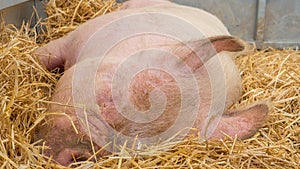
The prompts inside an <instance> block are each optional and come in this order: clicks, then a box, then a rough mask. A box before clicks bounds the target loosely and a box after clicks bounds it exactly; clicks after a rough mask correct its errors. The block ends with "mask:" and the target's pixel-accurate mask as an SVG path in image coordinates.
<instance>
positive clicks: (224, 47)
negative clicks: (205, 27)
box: [183, 35, 250, 70]
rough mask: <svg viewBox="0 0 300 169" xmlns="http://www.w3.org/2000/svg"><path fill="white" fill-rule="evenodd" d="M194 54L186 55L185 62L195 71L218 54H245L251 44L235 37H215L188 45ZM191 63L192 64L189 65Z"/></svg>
mask: <svg viewBox="0 0 300 169" xmlns="http://www.w3.org/2000/svg"><path fill="white" fill-rule="evenodd" d="M186 46H187V47H189V48H190V49H191V50H192V51H193V52H190V53H187V54H185V56H183V60H184V61H185V62H186V63H187V64H188V65H189V66H190V67H191V68H192V69H193V70H196V69H198V68H199V67H201V66H202V65H203V64H204V63H205V62H206V61H208V60H209V59H211V58H212V57H214V56H215V55H216V54H217V53H219V52H222V51H226V52H232V53H244V52H245V51H247V50H249V49H250V47H249V44H247V43H246V42H244V41H243V40H241V39H239V38H236V37H233V36H226V35H224V36H215V37H209V38H206V39H201V40H196V41H192V42H188V43H186ZM189 63H191V64H189Z"/></svg>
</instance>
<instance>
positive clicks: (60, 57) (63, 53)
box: [35, 36, 72, 70]
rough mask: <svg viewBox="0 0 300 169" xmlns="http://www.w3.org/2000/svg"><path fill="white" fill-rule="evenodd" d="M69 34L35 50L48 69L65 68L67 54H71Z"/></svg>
mask: <svg viewBox="0 0 300 169" xmlns="http://www.w3.org/2000/svg"><path fill="white" fill-rule="evenodd" d="M68 38H69V36H65V37H62V38H59V39H56V40H54V41H51V42H49V43H48V44H47V45H44V46H42V47H39V48H38V49H37V50H36V51H35V55H36V56H37V58H38V60H39V61H40V63H41V64H42V65H44V66H45V67H46V69H48V70H53V69H55V68H62V69H63V68H64V65H65V62H66V60H67V56H68V55H70V54H71V52H70V51H72V49H71V48H70V45H69V44H68V43H69V41H68Z"/></svg>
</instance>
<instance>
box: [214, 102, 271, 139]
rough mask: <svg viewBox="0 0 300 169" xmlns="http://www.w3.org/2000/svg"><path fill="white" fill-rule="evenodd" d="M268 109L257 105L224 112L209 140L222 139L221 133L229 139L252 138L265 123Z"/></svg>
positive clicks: (262, 105)
mask: <svg viewBox="0 0 300 169" xmlns="http://www.w3.org/2000/svg"><path fill="white" fill-rule="evenodd" d="M268 109H269V108H268V106H267V105H266V104H257V105H255V106H253V107H250V108H248V109H244V110H233V111H229V112H224V114H223V116H222V118H221V120H220V122H219V124H218V127H217V129H216V130H215V132H214V133H213V134H212V136H211V137H210V139H215V138H223V137H224V134H223V133H225V134H227V135H228V136H231V137H235V135H236V136H237V137H238V138H239V139H246V138H249V137H251V136H253V135H254V134H255V133H256V132H257V130H258V129H259V128H260V127H261V126H262V125H263V123H264V122H265V120H266V117H267V115H268ZM222 132H223V133H222Z"/></svg>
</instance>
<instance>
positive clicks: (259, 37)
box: [255, 0, 267, 47]
mask: <svg viewBox="0 0 300 169" xmlns="http://www.w3.org/2000/svg"><path fill="white" fill-rule="evenodd" d="M266 6H267V0H258V3H257V18H256V31H255V33H256V34H255V41H256V43H257V45H258V47H259V46H260V45H261V44H262V43H263V42H264V30H265V15H266Z"/></svg>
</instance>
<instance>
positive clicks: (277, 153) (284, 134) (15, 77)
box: [0, 0, 300, 168]
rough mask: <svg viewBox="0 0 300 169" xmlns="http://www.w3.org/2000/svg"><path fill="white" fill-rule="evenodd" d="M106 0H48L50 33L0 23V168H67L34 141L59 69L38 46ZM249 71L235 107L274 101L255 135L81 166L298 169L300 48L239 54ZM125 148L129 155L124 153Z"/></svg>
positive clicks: (244, 71)
mask: <svg viewBox="0 0 300 169" xmlns="http://www.w3.org/2000/svg"><path fill="white" fill-rule="evenodd" d="M114 4H115V2H114V1H113V0H111V1H105V2H102V1H101V0H93V1H92V0H90V1H84V0H74V1H67V0H60V1H58V0H57V1H54V0H50V1H49V3H48V4H47V5H46V6H47V12H48V14H49V18H48V19H47V20H46V21H45V23H43V24H42V25H44V28H46V29H47V32H46V31H43V32H44V34H42V35H37V34H36V32H35V29H30V28H29V27H28V24H27V25H25V24H24V25H23V26H22V28H20V29H16V28H14V27H13V26H11V25H6V26H4V22H1V24H0V35H1V36H0V37H1V41H0V67H1V68H0V70H1V72H0V84H1V85H0V87H1V91H0V92H1V93H0V94H1V95H0V98H1V107H0V108H1V109H0V111H1V112H0V130H1V132H0V150H1V151H0V167H1V168H64V167H62V166H59V165H56V164H53V163H51V162H50V161H48V160H47V159H46V158H43V156H42V155H41V154H40V153H39V151H41V150H42V149H43V147H40V146H36V143H31V131H32V129H34V127H35V126H36V124H38V123H40V122H41V121H42V120H43V119H44V117H45V116H46V115H47V113H46V109H45V107H46V104H47V103H48V101H49V98H50V97H51V94H52V91H53V88H54V86H55V84H56V82H57V78H58V77H59V75H58V74H55V73H51V72H48V71H46V70H44V69H43V68H42V67H41V66H40V65H39V64H38V63H37V61H36V58H35V57H34V55H33V51H34V50H35V49H36V48H37V47H38V46H39V45H38V44H37V43H36V41H37V39H39V42H40V43H46V42H48V41H49V40H52V39H56V38H59V37H61V36H63V35H65V34H66V33H68V32H70V31H72V30H74V29H75V28H76V27H77V26H78V25H79V24H81V23H82V22H85V21H86V20H88V19H90V18H93V17H95V16H97V15H100V14H103V13H105V12H109V11H111V9H115V8H117V6H116V5H114ZM236 63H237V65H238V67H239V70H240V72H241V75H242V77H243V92H244V94H243V96H241V99H240V101H239V103H237V104H235V105H233V107H239V106H243V105H248V104H251V103H253V102H255V101H258V100H265V99H268V100H270V104H271V112H270V115H269V118H268V120H267V122H266V124H265V126H264V127H263V128H261V129H260V131H259V132H258V133H257V134H256V135H255V136H254V137H252V138H250V139H247V140H244V141H239V140H237V139H236V138H226V139H225V140H214V141H207V142H204V143H199V141H198V138H187V139H186V140H184V141H183V142H181V143H179V144H178V145H176V146H175V147H173V148H171V149H169V150H168V151H165V149H166V148H169V147H170V146H172V145H173V144H175V143H168V144H167V143H166V144H165V145H162V146H161V147H156V149H154V150H152V151H149V152H147V153H148V155H149V156H145V157H143V158H131V157H128V156H126V151H127V150H126V149H124V152H125V153H123V155H122V154H121V155H117V154H115V155H112V156H110V157H104V158H101V159H98V161H97V163H95V164H94V163H92V162H78V164H79V163H81V164H82V165H81V166H79V167H78V168H87V167H95V168H129V167H132V168H179V167H181V168H298V166H299V165H300V162H299V159H300V127H299V126H300V124H299V120H300V95H299V94H300V52H299V51H297V50H291V49H285V50H275V49H267V50H262V51H256V52H253V53H251V54H249V55H247V56H241V57H238V58H237V59H236ZM124 154H125V155H124Z"/></svg>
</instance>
